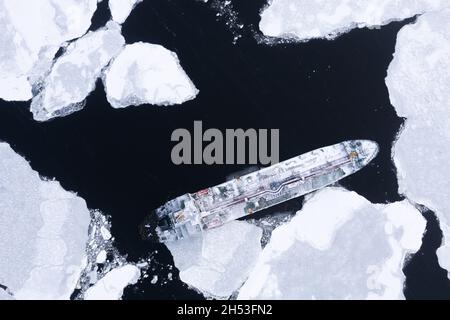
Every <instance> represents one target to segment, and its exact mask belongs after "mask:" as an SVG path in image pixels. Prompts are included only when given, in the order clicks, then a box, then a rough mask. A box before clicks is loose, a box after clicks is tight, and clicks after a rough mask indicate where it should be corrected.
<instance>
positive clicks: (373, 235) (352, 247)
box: [238, 188, 425, 299]
mask: <svg viewBox="0 0 450 320" xmlns="http://www.w3.org/2000/svg"><path fill="white" fill-rule="evenodd" d="M424 230H425V219H424V218H423V217H422V215H421V213H420V212H419V211H418V210H417V209H416V208H415V207H414V206H412V205H411V204H409V202H407V201H403V202H398V203H394V204H388V205H374V204H372V203H370V202H369V201H367V200H366V199H365V198H363V197H361V196H360V195H358V194H356V193H355V192H350V191H347V190H345V189H341V188H326V189H324V190H321V191H319V192H317V193H315V194H314V195H313V196H312V197H311V198H310V199H309V200H307V201H306V203H305V205H304V207H303V209H302V210H301V211H299V212H298V213H297V215H296V216H295V217H294V218H293V219H292V220H291V221H290V222H288V223H287V224H285V225H282V226H280V227H278V228H276V229H275V230H274V231H273V233H272V237H271V239H270V241H269V243H268V244H267V245H266V247H265V248H264V250H263V252H262V254H261V256H260V258H259V259H258V262H257V264H256V267H255V268H254V269H253V270H252V272H251V273H250V276H249V278H248V280H247V281H246V283H245V284H244V286H243V287H242V288H241V289H240V291H239V296H238V299H380V298H384V299H399V298H404V296H403V293H402V289H403V282H404V275H403V273H402V267H403V263H404V261H405V257H406V255H407V254H408V253H413V252H416V251H417V250H418V249H419V248H420V245H421V239H422V235H423V232H424Z"/></svg>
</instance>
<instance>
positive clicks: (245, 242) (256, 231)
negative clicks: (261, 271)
mask: <svg viewBox="0 0 450 320" xmlns="http://www.w3.org/2000/svg"><path fill="white" fill-rule="evenodd" d="M261 235H262V230H261V229H260V228H259V227H257V226H254V225H252V224H249V223H247V222H241V221H233V222H230V223H228V224H225V225H224V226H222V227H220V228H217V229H212V230H209V231H207V232H205V233H204V235H203V237H202V236H199V237H196V238H193V239H186V240H181V241H176V242H172V243H168V244H167V247H168V248H169V250H170V251H171V253H172V256H173V259H174V262H175V266H176V267H177V268H178V269H179V270H180V279H181V280H182V281H183V282H185V283H186V284H188V285H190V286H191V287H194V288H196V289H198V290H200V291H202V292H203V293H204V294H205V295H206V296H208V297H215V298H227V297H229V296H230V295H231V294H233V292H235V291H236V290H237V289H239V287H240V286H241V285H242V284H243V283H244V281H245V279H246V278H247V277H248V274H249V273H250V270H251V269H252V268H253V266H254V265H255V263H256V260H257V258H258V257H259V255H260V253H261V244H260V240H261Z"/></svg>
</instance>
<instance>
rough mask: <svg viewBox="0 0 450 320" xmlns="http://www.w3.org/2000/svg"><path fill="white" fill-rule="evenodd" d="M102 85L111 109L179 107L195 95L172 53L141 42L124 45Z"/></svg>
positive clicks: (157, 46)
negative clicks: (152, 106) (151, 106)
mask: <svg viewBox="0 0 450 320" xmlns="http://www.w3.org/2000/svg"><path fill="white" fill-rule="evenodd" d="M104 84H105V90H106V93H107V98H108V101H109V103H110V104H111V105H112V106H113V107H114V108H124V107H128V106H131V105H141V104H154V105H163V106H167V105H174V104H181V103H183V102H186V101H188V100H191V99H194V98H195V97H196V95H197V93H198V90H197V88H196V87H195V86H194V84H193V83H192V81H191V80H190V79H189V77H188V76H187V75H186V73H185V72H184V70H183V68H182V67H181V66H180V62H179V60H178V57H177V55H176V54H175V53H174V52H171V51H169V50H167V49H165V48H164V47H162V46H160V45H155V44H149V43H143V42H138V43H134V44H131V45H127V46H125V48H124V49H123V51H122V52H121V53H120V54H119V55H118V56H117V57H116V58H115V59H114V61H113V62H112V63H111V66H110V67H109V69H108V70H107V71H106V75H105V77H104Z"/></svg>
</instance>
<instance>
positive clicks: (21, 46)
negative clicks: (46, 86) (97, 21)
mask: <svg viewBox="0 0 450 320" xmlns="http://www.w3.org/2000/svg"><path fill="white" fill-rule="evenodd" d="M96 8H97V1H96V0H58V1H54V0H33V1H30V0H0V29H1V30H2V31H1V32H0V47H1V48H2V50H1V53H0V98H1V99H4V100H11V101H27V100H29V99H31V98H32V92H31V91H32V84H33V83H32V82H33V80H34V79H38V78H39V77H40V76H41V74H42V72H45V71H46V68H47V67H49V66H50V65H51V62H52V59H53V57H54V55H55V54H56V52H57V51H58V49H59V48H60V47H61V46H62V45H63V43H64V42H66V41H68V40H71V39H75V38H78V37H80V36H82V35H83V34H84V33H85V32H86V31H87V30H88V28H89V26H90V25H91V18H92V16H93V14H94V12H95V10H96ZM30 82H31V83H30Z"/></svg>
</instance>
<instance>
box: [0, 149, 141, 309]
mask: <svg viewBox="0 0 450 320" xmlns="http://www.w3.org/2000/svg"><path fill="white" fill-rule="evenodd" d="M109 230H110V223H109V221H108V219H107V218H106V216H104V215H103V214H101V213H100V212H99V211H96V210H92V211H90V210H89V209H88V208H87V205H86V202H85V201H84V200H83V199H82V198H80V197H78V196H76V195H75V194H73V193H71V192H67V191H65V190H64V189H63V188H62V187H61V185H60V184H59V183H58V182H57V181H50V180H44V179H43V178H41V177H40V176H39V174H38V173H37V172H35V171H33V170H32V169H31V167H30V165H29V164H28V162H27V161H26V160H25V159H23V158H22V157H20V156H19V155H18V154H16V153H15V152H14V151H13V150H12V149H11V147H10V146H9V145H8V144H6V143H1V142H0V242H1V243H2V244H3V245H2V246H0V257H1V259H0V300H4V299H20V300H23V299H52V300H53V299H69V298H71V296H72V294H73V293H74V290H75V289H78V290H79V291H80V292H79V294H78V295H77V296H76V297H75V298H77V299H120V298H121V296H122V293H123V289H124V288H125V287H126V286H128V285H129V284H132V283H135V282H136V281H137V279H138V278H139V277H140V275H141V271H140V270H144V271H145V270H146V266H147V262H146V261H141V262H140V263H139V265H137V264H136V265H134V264H131V263H129V262H127V261H126V259H125V258H124V257H123V256H121V255H120V254H119V253H118V251H117V249H116V248H115V247H114V245H113V238H112V236H111V233H110V231H109Z"/></svg>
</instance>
